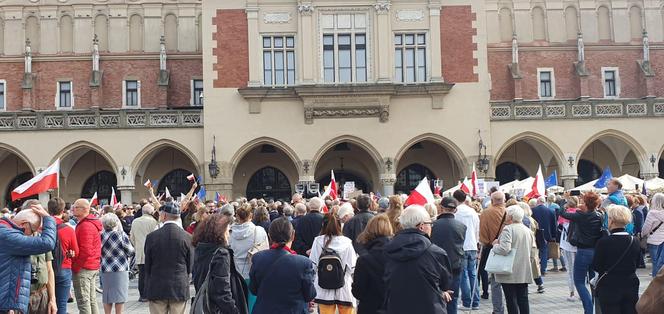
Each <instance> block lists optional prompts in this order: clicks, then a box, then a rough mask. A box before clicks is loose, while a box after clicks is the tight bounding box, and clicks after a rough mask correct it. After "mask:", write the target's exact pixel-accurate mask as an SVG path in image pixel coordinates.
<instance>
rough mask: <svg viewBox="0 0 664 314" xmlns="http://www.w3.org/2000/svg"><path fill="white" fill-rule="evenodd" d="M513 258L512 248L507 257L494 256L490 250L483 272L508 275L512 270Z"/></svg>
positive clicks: (513, 249) (514, 254) (514, 252)
mask: <svg viewBox="0 0 664 314" xmlns="http://www.w3.org/2000/svg"><path fill="white" fill-rule="evenodd" d="M515 256H516V249H515V248H512V249H511V250H510V251H509V253H508V254H507V255H500V254H496V253H494V252H493V249H491V250H489V257H488V258H487V261H486V266H485V267H484V270H486V271H487V272H489V273H492V274H496V275H510V274H512V271H513V269H514V258H515Z"/></svg>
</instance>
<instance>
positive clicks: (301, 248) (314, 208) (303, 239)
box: [293, 197, 323, 256]
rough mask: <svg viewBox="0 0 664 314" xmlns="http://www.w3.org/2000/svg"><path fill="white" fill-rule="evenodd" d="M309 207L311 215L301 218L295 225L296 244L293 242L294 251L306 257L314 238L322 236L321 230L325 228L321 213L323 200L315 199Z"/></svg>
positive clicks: (310, 201) (310, 202)
mask: <svg viewBox="0 0 664 314" xmlns="http://www.w3.org/2000/svg"><path fill="white" fill-rule="evenodd" d="M308 205H309V213H308V214H306V215H305V216H303V217H302V218H299V219H298V222H297V224H296V225H295V242H293V250H294V251H295V252H297V254H300V255H304V256H309V250H311V245H312V244H313V243H314V238H315V237H317V236H318V235H319V234H320V229H321V228H322V227H323V215H322V214H321V213H320V210H321V208H323V200H321V199H320V198H318V197H314V198H312V199H311V200H309V204H308Z"/></svg>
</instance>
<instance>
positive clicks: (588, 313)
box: [574, 248, 595, 314]
mask: <svg viewBox="0 0 664 314" xmlns="http://www.w3.org/2000/svg"><path fill="white" fill-rule="evenodd" d="M594 255H595V249H582V248H579V249H577V251H576V257H575V258H574V286H575V287H576V291H577V292H578V293H579V298H580V299H581V302H583V311H584V313H585V314H593V298H592V296H591V295H590V292H589V291H588V286H587V285H586V282H587V281H588V279H590V278H589V277H590V276H589V275H588V271H589V270H590V264H591V263H592V262H593V256H594Z"/></svg>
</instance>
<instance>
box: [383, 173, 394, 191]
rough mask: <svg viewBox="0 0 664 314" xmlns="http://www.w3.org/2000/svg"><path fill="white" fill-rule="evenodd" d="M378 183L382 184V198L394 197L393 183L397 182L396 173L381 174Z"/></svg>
mask: <svg viewBox="0 0 664 314" xmlns="http://www.w3.org/2000/svg"><path fill="white" fill-rule="evenodd" d="M380 182H381V183H382V184H383V191H382V193H383V196H390V195H394V183H396V182H397V175H396V173H382V174H381V175H380Z"/></svg>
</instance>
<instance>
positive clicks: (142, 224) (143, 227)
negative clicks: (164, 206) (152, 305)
mask: <svg viewBox="0 0 664 314" xmlns="http://www.w3.org/2000/svg"><path fill="white" fill-rule="evenodd" d="M141 211H142V212H143V214H144V215H142V216H141V217H139V218H137V219H135V220H134V222H133V224H132V228H131V232H130V234H129V240H130V241H131V244H132V245H133V246H134V248H135V249H136V265H138V301H139V302H147V299H146V298H145V292H146V291H145V255H144V248H145V238H146V237H147V236H148V234H149V233H150V232H152V231H155V230H156V229H157V226H158V225H159V223H158V222H157V220H156V219H154V217H153V216H152V214H154V207H152V205H150V204H145V205H143V207H141Z"/></svg>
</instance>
